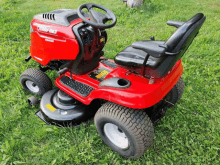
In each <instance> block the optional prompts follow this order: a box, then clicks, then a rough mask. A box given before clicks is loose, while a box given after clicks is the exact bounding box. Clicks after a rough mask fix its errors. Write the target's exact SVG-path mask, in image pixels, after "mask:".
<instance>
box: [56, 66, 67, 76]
mask: <svg viewBox="0 0 220 165" xmlns="http://www.w3.org/2000/svg"><path fill="white" fill-rule="evenodd" d="M67 70H68V68H66V67H65V68H63V69H61V70H59V71H58V72H57V74H58V75H59V76H60V75H62V74H64V73H65V72H66V71H67Z"/></svg>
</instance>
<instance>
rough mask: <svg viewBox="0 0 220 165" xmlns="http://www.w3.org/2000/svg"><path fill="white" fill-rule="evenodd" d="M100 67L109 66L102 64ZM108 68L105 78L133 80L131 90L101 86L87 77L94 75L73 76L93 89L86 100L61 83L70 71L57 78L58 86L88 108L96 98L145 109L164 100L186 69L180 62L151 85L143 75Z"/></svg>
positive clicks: (129, 88)
mask: <svg viewBox="0 0 220 165" xmlns="http://www.w3.org/2000/svg"><path fill="white" fill-rule="evenodd" d="M98 67H106V66H104V65H103V64H102V63H100V64H99V66H98ZM106 68H107V69H108V70H111V72H110V73H109V74H108V75H107V76H106V78H105V80H106V79H109V78H113V77H119V78H122V79H126V80H128V81H130V83H131V84H130V87H128V88H125V89H120V88H114V87H111V86H102V85H100V86H99V84H100V82H99V81H97V80H94V79H92V78H90V77H88V75H89V74H90V73H91V72H90V73H88V74H86V75H81V76H79V75H74V74H72V78H73V79H74V80H76V81H80V82H82V83H85V84H87V85H90V86H91V87H92V88H94V90H93V91H92V92H91V93H90V94H89V95H88V96H86V97H82V96H81V95H79V94H77V93H76V92H73V91H71V90H70V89H68V88H66V87H65V86H64V85H62V84H61V83H60V81H59V80H60V78H61V77H63V76H68V77H70V73H69V72H67V73H65V75H62V76H60V77H58V78H57V79H56V82H55V84H56V85H57V86H58V87H59V88H60V89H61V90H63V91H64V92H66V93H68V94H69V95H70V96H72V97H74V98H76V99H77V100H79V101H81V102H82V103H84V104H86V105H89V104H90V103H91V102H92V101H93V100H95V99H104V100H108V101H111V102H114V103H116V104H120V105H123V106H125V107H129V108H134V109H144V108H148V107H151V106H153V105H155V104H156V103H158V102H159V101H160V100H161V99H163V98H164V97H165V96H166V95H167V93H168V92H169V91H170V90H171V89H172V88H173V86H174V85H175V84H176V83H177V81H178V80H179V78H180V77H181V75H182V73H183V66H182V63H181V60H179V61H178V62H177V63H176V64H175V65H174V67H173V68H172V69H171V70H170V72H169V73H168V74H167V75H166V76H164V77H162V78H160V79H154V83H153V84H150V83H149V81H150V80H149V79H147V78H145V77H143V76H140V75H137V74H133V73H131V74H129V75H127V74H126V73H127V72H128V71H127V70H125V69H123V68H120V67H117V68H116V69H112V68H110V67H106Z"/></svg>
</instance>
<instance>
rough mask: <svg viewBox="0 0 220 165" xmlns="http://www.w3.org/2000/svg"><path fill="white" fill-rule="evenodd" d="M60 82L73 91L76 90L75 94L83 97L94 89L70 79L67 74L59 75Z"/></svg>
mask: <svg viewBox="0 0 220 165" xmlns="http://www.w3.org/2000/svg"><path fill="white" fill-rule="evenodd" d="M60 82H61V84H63V85H64V86H66V87H67V88H70V89H71V90H73V91H74V92H76V93H77V94H79V95H81V96H83V97H86V96H88V95H89V94H90V93H91V92H92V91H93V90H94V88H93V87H91V86H89V85H86V84H83V83H81V82H79V81H75V80H71V79H70V78H69V77H67V76H63V77H61V78H60Z"/></svg>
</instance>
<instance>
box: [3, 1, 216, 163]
mask: <svg viewBox="0 0 220 165" xmlns="http://www.w3.org/2000/svg"><path fill="white" fill-rule="evenodd" d="M87 2H90V0H81V1H80V0H46V1H45V0H0V162H1V164H21V163H23V164H32V165H33V164H118V165H120V164H175V165H176V164H212V165H215V164H216V165H217V164H220V84H219V83H220V0H215V1H214V0H213V1H211V0H209V1H208V0H145V4H144V5H143V6H142V7H141V8H140V9H138V10H137V9H129V8H127V7H126V6H125V4H123V3H122V2H121V1H119V0H108V1H107V0H106V1H103V0H94V1H91V2H95V3H98V4H100V5H103V6H105V7H107V8H109V9H111V10H112V11H113V12H114V13H115V15H116V17H117V18H118V22H117V25H116V26H115V27H114V28H112V29H109V30H107V31H108V37H109V38H108V43H107V45H106V47H105V57H108V58H112V59H113V58H114V56H115V55H116V54H117V52H119V51H121V50H122V49H123V48H125V47H126V46H128V45H129V44H131V43H132V42H134V41H137V40H143V39H149V38H150V37H151V36H155V38H156V40H166V39H167V38H168V37H169V36H170V35H171V34H172V32H173V31H174V30H175V28H174V27H169V26H167V25H166V21H167V20H169V19H171V20H182V21H184V20H187V19H189V18H190V17H192V16H193V15H194V14H196V13H198V12H202V13H204V14H205V15H206V16H207V20H206V22H205V24H204V25H203V27H202V29H201V30H200V34H199V35H198V37H197V38H196V39H195V40H194V42H193V44H192V45H191V47H190V49H189V50H188V51H187V52H186V53H185V55H184V57H183V58H182V62H183V65H184V73H183V75H182V77H183V79H184V81H185V84H186V87H185V92H184V94H183V97H182V99H181V100H180V102H179V103H178V104H177V105H175V106H174V107H173V108H171V109H169V110H168V112H167V114H166V116H165V117H164V118H163V119H162V121H161V122H160V123H159V125H158V126H156V127H155V138H154V144H153V146H152V147H151V148H150V149H149V150H148V151H147V152H146V153H145V154H144V156H142V157H141V158H140V159H139V160H130V159H124V158H122V157H121V156H119V155H118V154H117V153H116V152H113V151H112V150H111V149H110V148H109V147H107V146H106V145H105V144H104V143H103V142H102V140H101V138H100V137H99V135H98V133H97V131H96V128H95V126H94V124H93V122H90V123H89V124H88V125H81V126H80V127H78V128H75V129H71V128H57V127H53V126H48V125H46V124H44V123H43V122H42V121H41V120H40V119H39V118H37V117H36V116H35V112H36V111H37V110H38V109H39V107H30V106H29V105H28V104H27V98H28V97H30V96H31V95H27V94H25V92H24V91H23V89H22V87H21V86H20V84H19V76H20V74H21V73H22V72H23V71H25V70H26V69H28V68H31V67H36V68H37V66H38V64H37V63H36V62H34V61H33V60H31V62H29V63H26V62H24V59H25V58H26V56H28V55H29V46H30V34H29V25H30V22H31V20H32V18H33V16H34V15H35V14H38V13H40V12H47V11H51V10H54V9H58V8H75V9H76V8H77V7H78V6H79V5H80V4H82V3H87ZM48 75H49V76H50V77H51V78H53V79H55V78H56V77H57V75H56V73H55V72H48Z"/></svg>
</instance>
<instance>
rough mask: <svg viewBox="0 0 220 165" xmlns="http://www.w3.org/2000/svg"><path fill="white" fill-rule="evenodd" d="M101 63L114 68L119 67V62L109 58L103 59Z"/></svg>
mask: <svg viewBox="0 0 220 165" xmlns="http://www.w3.org/2000/svg"><path fill="white" fill-rule="evenodd" d="M101 63H103V64H105V65H107V66H109V67H111V68H114V69H115V68H117V64H116V63H114V62H112V61H109V60H108V59H102V60H101Z"/></svg>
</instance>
